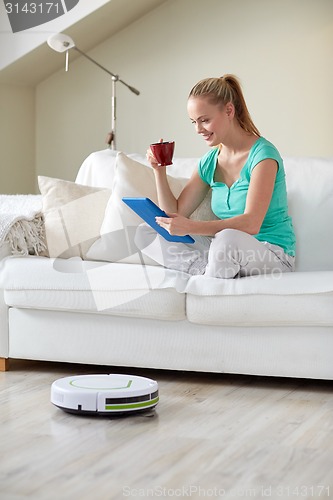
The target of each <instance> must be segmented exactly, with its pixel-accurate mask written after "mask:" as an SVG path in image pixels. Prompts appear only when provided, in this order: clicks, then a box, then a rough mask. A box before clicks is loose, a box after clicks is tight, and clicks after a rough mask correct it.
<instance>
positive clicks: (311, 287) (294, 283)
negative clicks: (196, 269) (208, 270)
mask: <svg viewBox="0 0 333 500" xmlns="http://www.w3.org/2000/svg"><path fill="white" fill-rule="evenodd" d="M186 292H187V300H186V310H187V318H188V320H189V321H191V322H193V323H201V324H208V325H233V326H237V325H238V326H240V325H241V326H267V325H270V326H280V325H293V326H296V325H304V326H312V325H320V326H327V325H329V326H332V325H333V272H332V271H329V272H320V271H318V272H297V273H284V274H276V275H274V274H267V275H258V276H251V277H246V278H240V279H233V280H223V279H218V278H209V277H205V276H193V277H191V278H190V280H189V281H188V283H187V286H186Z"/></svg>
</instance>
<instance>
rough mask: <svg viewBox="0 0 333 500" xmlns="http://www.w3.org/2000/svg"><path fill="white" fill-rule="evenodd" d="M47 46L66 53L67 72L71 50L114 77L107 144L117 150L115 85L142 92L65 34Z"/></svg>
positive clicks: (136, 93)
mask: <svg viewBox="0 0 333 500" xmlns="http://www.w3.org/2000/svg"><path fill="white" fill-rule="evenodd" d="M47 44H48V46H49V47H50V48H51V49H53V50H55V51H56V52H66V71H68V52H69V50H70V49H75V50H76V51H77V52H79V53H80V54H81V55H82V56H84V57H85V58H86V59H88V60H89V61H90V62H92V63H94V64H95V65H96V66H98V67H99V68H100V69H102V70H103V71H105V72H106V73H108V75H110V76H111V77H112V99H111V104H112V117H111V132H110V133H109V134H108V136H107V144H109V147H111V148H112V149H115V148H116V85H115V84H116V82H120V83H122V84H123V85H125V87H127V88H128V89H129V90H130V91H131V92H133V93H134V94H135V95H140V92H139V91H138V90H137V89H136V88H134V87H132V86H131V85H128V84H127V83H126V82H124V80H121V79H120V78H119V75H116V74H115V73H112V71H109V70H108V69H107V68H105V67H104V66H102V65H101V64H99V63H98V62H97V61H95V59H93V58H92V57H90V56H88V55H87V54H85V53H84V52H82V50H80V49H79V48H78V47H76V45H75V43H74V40H73V39H72V38H71V37H70V36H68V35H65V34H64V33H57V34H56V35H52V36H50V37H49V38H48V40H47Z"/></svg>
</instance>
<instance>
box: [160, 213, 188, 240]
mask: <svg viewBox="0 0 333 500" xmlns="http://www.w3.org/2000/svg"><path fill="white" fill-rule="evenodd" d="M155 220H156V222H157V224H158V225H159V226H161V227H163V228H164V229H166V230H167V231H168V233H169V234H171V235H173V236H184V235H185V234H189V233H190V232H191V220H190V219H188V218H187V217H184V216H183V215H179V214H168V217H156V218H155Z"/></svg>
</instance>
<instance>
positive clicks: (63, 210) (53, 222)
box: [38, 176, 111, 258]
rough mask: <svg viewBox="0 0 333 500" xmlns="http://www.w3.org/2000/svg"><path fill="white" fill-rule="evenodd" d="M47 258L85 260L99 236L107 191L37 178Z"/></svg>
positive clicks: (107, 197)
mask: <svg viewBox="0 0 333 500" xmlns="http://www.w3.org/2000/svg"><path fill="white" fill-rule="evenodd" d="M38 185H39V189H40V192H41V194H42V199H43V208H42V211H43V215H44V219H45V233H46V241H47V253H46V255H47V256H49V257H60V256H61V257H63V258H69V257H74V256H79V257H82V258H85V256H86V252H87V250H88V249H89V247H90V246H91V244H92V243H93V242H94V241H95V240H96V239H97V238H98V237H99V234H100V227H101V225H102V222H103V218H104V213H105V208H106V206H107V202H108V200H109V198H110V195H111V190H109V189H101V188H92V187H89V186H82V185H80V184H76V183H75V182H70V181H65V180H61V179H54V178H51V177H43V176H39V177H38Z"/></svg>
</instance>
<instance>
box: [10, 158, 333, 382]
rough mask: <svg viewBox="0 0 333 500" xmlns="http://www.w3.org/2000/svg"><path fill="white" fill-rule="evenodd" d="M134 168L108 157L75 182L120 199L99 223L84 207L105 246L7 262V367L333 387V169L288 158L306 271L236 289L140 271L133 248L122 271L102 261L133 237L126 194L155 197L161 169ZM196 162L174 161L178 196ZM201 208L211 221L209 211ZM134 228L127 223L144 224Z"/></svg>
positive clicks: (81, 214)
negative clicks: (28, 364) (64, 365)
mask: <svg viewBox="0 0 333 500" xmlns="http://www.w3.org/2000/svg"><path fill="white" fill-rule="evenodd" d="M136 160H139V161H141V162H142V163H144V158H141V157H140V156H139V155H132V158H131V159H130V160H129V159H128V158H127V157H125V156H124V155H122V154H120V155H118V156H117V157H116V156H115V153H114V152H113V151H111V150H105V151H101V152H96V153H92V154H91V155H90V156H89V157H88V158H87V159H86V160H85V161H84V163H83V165H82V166H81V168H80V170H79V173H78V176H77V179H76V184H79V185H90V186H93V187H96V186H98V187H105V188H108V189H111V190H112V194H111V196H110V193H109V194H108V196H110V197H107V199H108V200H109V201H108V204H106V203H107V202H106V201H105V200H104V204H105V205H103V202H102V204H101V206H100V207H99V215H98V216H97V215H96V217H95V218H93V220H92V222H91V220H90V218H89V217H88V215H87V212H85V210H86V207H85V208H83V209H82V211H81V210H79V211H78V212H77V213H76V217H77V219H76V220H77V224H78V225H80V223H82V219H83V220H84V222H86V226H87V227H88V226H89V224H90V223H91V224H95V225H96V223H97V224H98V233H99V232H100V229H101V232H102V233H104V236H103V237H102V239H96V238H97V237H98V236H99V234H97V235H96V234H88V237H85V238H84V239H85V240H88V243H89V244H88V245H86V248H85V250H84V252H83V253H82V248H81V250H80V251H81V254H80V255H81V256H83V259H82V258H81V257H79V256H78V255H77V254H75V252H74V256H71V255H70V253H69V254H68V252H67V254H66V251H64V248H63V247H62V246H61V245H60V247H61V249H60V250H59V249H58V250H56V252H58V253H56V254H55V255H56V257H54V256H53V257H45V256H36V255H32V256H31V255H28V256H14V255H9V256H6V257H4V258H3V259H2V260H1V261H0V288H1V299H0V358H2V359H1V367H2V369H6V367H8V365H7V363H6V360H7V359H8V358H22V359H32V360H50V361H62V362H71V363H90V364H99V365H110V366H113V367H116V366H125V367H147V368H159V369H172V370H191V371H203V372H220V373H237V374H253V375H266V376H286V377H304V378H318V379H333V362H332V358H333V259H332V248H333V231H332V229H333V227H332V226H333V160H330V159H320V158H297V159H296V158H285V169H286V180H287V188H288V197H289V208H290V213H291V215H292V217H293V222H294V226H295V231H296V237H297V257H296V272H294V273H287V274H282V275H281V274H273V275H262V276H252V277H248V278H241V279H235V280H219V279H214V278H206V277H204V276H193V277H189V276H188V275H185V274H182V273H177V272H176V271H170V270H166V269H164V268H162V267H160V266H157V265H153V264H154V263H153V262H145V263H139V262H140V260H137V259H138V254H136V253H135V249H134V250H133V248H132V247H131V242H130V243H129V247H130V251H129V252H128V253H127V255H124V256H123V257H124V258H123V260H122V261H121V262H119V261H118V262H113V263H110V262H107V261H104V260H103V261H102V260H99V257H98V255H99V252H100V255H101V256H102V258H103V255H104V254H105V243H106V248H107V245H108V244H112V241H111V242H110V241H109V240H108V239H107V237H108V234H111V237H113V241H114V238H115V237H116V239H118V240H120V239H121V238H123V237H126V238H127V240H128V238H131V232H130V231H127V232H126V231H125V233H124V231H122V224H123V226H124V225H125V223H124V221H123V219H122V216H123V214H124V213H125V212H121V211H122V210H123V209H124V208H123V207H122V206H121V204H120V199H119V197H120V196H121V195H122V194H127V195H130V196H131V195H135V194H138V195H140V194H148V195H150V196H152V194H151V190H152V186H151V182H152V181H151V176H152V172H151V169H150V168H149V167H148V166H143V165H141V166H139V165H138V164H137V163H136ZM119 161H120V163H121V165H119ZM124 162H125V167H126V168H127V171H126V175H125V176H124ZM131 162H132V163H131ZM196 162H197V160H196V159H180V158H176V159H175V161H174V165H173V166H172V167H169V169H170V170H169V173H170V176H171V177H170V178H171V183H173V182H174V184H175V190H176V191H177V189H179V185H178V184H177V182H178V180H179V179H180V178H184V179H186V178H187V177H188V176H189V175H190V173H191V171H192V170H193V168H195V167H196ZM126 168H125V170H126ZM184 179H181V182H180V181H179V182H180V184H182V183H183V180H184ZM137 183H138V184H139V187H137ZM142 190H143V191H144V192H142ZM117 196H118V199H117ZM152 197H154V196H152ZM44 201H45V200H44V198H43V202H44ZM117 203H118V205H117ZM110 204H111V205H110ZM112 204H113V205H112ZM110 206H111V209H112V210H113V211H112V210H111V215H112V216H110V210H109V208H110ZM101 207H102V208H101ZM115 207H116V208H117V209H118V216H117V217H118V219H119V220H117V221H116V220H115V219H117V217H115V213H116V212H117V210H116V209H115ZM44 208H45V206H44ZM108 210H109V213H108ZM119 210H120V212H119ZM128 210H129V209H128ZM202 210H203V211H204V212H205V210H206V212H207V202H206V205H205V207H203V208H202ZM101 211H103V216H101ZM90 212H91V213H94V202H93V200H92V203H91V204H90ZM104 212H105V215H104ZM126 217H129V218H131V217H132V215H130V214H129V213H125V219H126ZM107 219H109V220H108V221H107ZM130 220H131V222H130V223H128V226H131V227H132V226H135V225H136V224H138V223H139V221H135V222H133V220H132V219H130ZM49 222H50V221H49ZM46 223H47V218H46ZM50 223H51V224H52V220H51V222H50ZM103 225H104V226H105V227H104V229H103ZM129 229H130V228H129ZM94 231H95V232H96V228H95V229H94ZM88 233H89V231H88ZM124 234H125V236H124ZM105 235H106V236H105ZM112 235H113V236H112ZM90 236H92V238H91V239H89V237H90ZM75 237H76V241H75V242H74V243H77V242H79V243H80V241H77V240H78V239H79V237H77V235H76V236H75ZM104 237H106V240H103V238H104ZM126 238H125V239H126ZM74 239H75V238H74ZM60 240H61V238H60V237H56V241H55V243H56V246H57V243H59V241H60ZM81 240H82V238H81ZM103 245H104V247H103ZM94 248H95V249H96V252H95V254H94V252H92V253H93V255H91V251H92V249H94ZM103 252H104V253H103ZM131 252H132V254H131ZM111 253H112V252H111ZM96 255H97V257H96ZM96 258H97V259H98V260H91V259H96ZM118 258H119V256H118ZM88 259H90V260H88Z"/></svg>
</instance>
